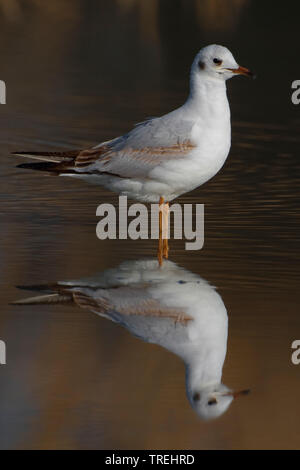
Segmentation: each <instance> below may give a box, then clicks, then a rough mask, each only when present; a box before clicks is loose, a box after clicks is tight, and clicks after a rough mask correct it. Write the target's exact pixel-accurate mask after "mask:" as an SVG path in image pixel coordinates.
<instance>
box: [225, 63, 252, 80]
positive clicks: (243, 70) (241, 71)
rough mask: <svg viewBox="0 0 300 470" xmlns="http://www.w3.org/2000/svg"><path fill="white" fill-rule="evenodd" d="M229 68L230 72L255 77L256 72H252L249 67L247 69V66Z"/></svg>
mask: <svg viewBox="0 0 300 470" xmlns="http://www.w3.org/2000/svg"><path fill="white" fill-rule="evenodd" d="M227 70H230V72H232V73H235V74H237V75H246V77H252V78H255V74H254V73H253V72H251V71H250V70H249V69H246V67H241V66H239V67H238V68H237V69H227Z"/></svg>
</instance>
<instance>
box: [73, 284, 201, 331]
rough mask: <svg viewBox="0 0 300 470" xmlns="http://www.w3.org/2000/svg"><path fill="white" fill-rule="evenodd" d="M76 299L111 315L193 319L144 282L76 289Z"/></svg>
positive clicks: (180, 319)
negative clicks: (152, 292)
mask: <svg viewBox="0 0 300 470" xmlns="http://www.w3.org/2000/svg"><path fill="white" fill-rule="evenodd" d="M73 298H74V301H75V303H77V305H79V306H80V307H82V308H87V309H89V310H92V311H93V312H95V313H98V314H99V315H103V314H104V315H105V316H108V317H110V318H111V319H116V317H117V319H119V317H120V316H132V315H136V316H141V317H156V318H169V319H171V320H174V322H175V323H183V324H186V323H187V322H188V321H190V320H192V317H191V316H189V315H187V314H186V312H185V311H184V310H183V309H182V308H176V307H168V306H167V305H164V304H163V303H162V302H159V301H158V300H156V299H154V298H153V297H152V296H151V294H150V292H149V291H148V290H147V286H145V284H141V285H140V286H135V287H118V288H114V289H99V290H97V291H94V290H90V289H82V290H80V291H75V292H73Z"/></svg>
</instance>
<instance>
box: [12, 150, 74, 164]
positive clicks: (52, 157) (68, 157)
mask: <svg viewBox="0 0 300 470" xmlns="http://www.w3.org/2000/svg"><path fill="white" fill-rule="evenodd" d="M79 153H80V150H68V151H66V152H12V155H17V156H19V157H26V158H32V159H34V160H42V161H45V162H55V163H62V162H70V161H72V160H74V158H76V157H77V155H79Z"/></svg>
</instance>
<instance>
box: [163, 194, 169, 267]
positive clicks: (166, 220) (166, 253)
mask: <svg viewBox="0 0 300 470" xmlns="http://www.w3.org/2000/svg"><path fill="white" fill-rule="evenodd" d="M163 217H164V222H163V256H164V258H166V259H168V258H169V239H168V232H169V203H168V202H166V203H165V204H164V212H163Z"/></svg>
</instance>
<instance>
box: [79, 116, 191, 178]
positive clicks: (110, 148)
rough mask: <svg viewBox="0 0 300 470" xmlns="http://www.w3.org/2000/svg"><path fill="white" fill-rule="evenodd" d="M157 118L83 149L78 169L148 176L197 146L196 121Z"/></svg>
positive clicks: (121, 174)
mask: <svg viewBox="0 0 300 470" xmlns="http://www.w3.org/2000/svg"><path fill="white" fill-rule="evenodd" d="M167 117H168V116H164V117H162V118H154V119H151V120H148V121H145V122H143V123H141V124H139V125H137V126H136V127H135V128H134V129H133V130H132V131H131V132H129V133H128V134H126V135H124V136H122V137H119V138H117V139H114V140H112V141H110V142H106V143H104V144H102V145H100V146H98V147H96V148H94V149H90V150H87V151H83V152H81V153H80V154H79V155H78V157H77V158H76V160H75V168H76V170H77V171H78V172H85V171H87V172H96V173H97V172H98V173H104V174H111V175H113V176H120V177H122V178H127V177H128V178H134V177H146V176H147V174H148V173H149V171H151V170H152V169H153V168H154V167H155V166H157V165H159V164H161V163H163V162H165V161H167V160H174V159H178V158H183V157H184V156H185V155H186V154H188V153H189V152H190V151H191V150H192V149H193V148H194V144H193V143H192V142H191V140H190V136H191V130H192V126H193V123H192V122H191V121H182V120H180V121H176V120H174V119H170V118H169V119H167Z"/></svg>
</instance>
